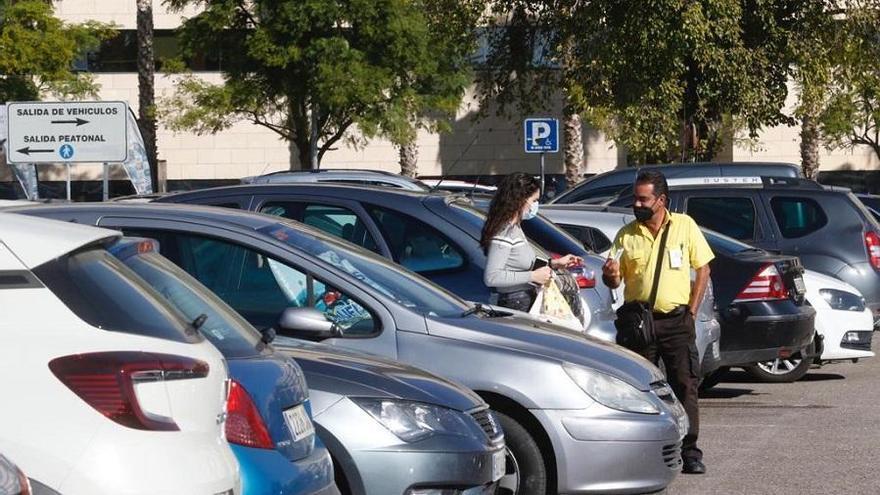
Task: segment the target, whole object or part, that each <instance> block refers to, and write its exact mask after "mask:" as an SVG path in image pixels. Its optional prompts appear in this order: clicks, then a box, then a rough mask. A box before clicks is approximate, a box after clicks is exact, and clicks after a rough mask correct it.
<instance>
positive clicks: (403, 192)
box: [158, 182, 450, 202]
mask: <svg viewBox="0 0 880 495" xmlns="http://www.w3.org/2000/svg"><path fill="white" fill-rule="evenodd" d="M285 192H295V193H297V194H310V193H311V194H314V195H317V196H320V195H322V193H326V194H328V195H338V194H343V195H344V196H345V197H347V198H351V199H373V198H377V197H382V196H385V197H389V198H395V199H398V200H415V201H421V200H423V199H425V198H429V197H448V196H450V193H449V192H447V191H433V192H428V191H413V190H409V189H394V188H390V187H384V186H374V185H367V184H363V185H362V184H328V183H312V182H309V183H305V182H304V183H283V184H279V183H271V184H238V185H232V186H221V187H212V188H210V189H199V190H195V191H187V192H182V193H178V194H174V195H170V196H165V197H163V198H159V199H158V201H159V202H164V200H168V201H177V200H179V199H181V198H197V197H212V196H232V195H236V194H284V193H285Z"/></svg>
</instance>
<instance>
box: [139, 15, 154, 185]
mask: <svg viewBox="0 0 880 495" xmlns="http://www.w3.org/2000/svg"><path fill="white" fill-rule="evenodd" d="M137 46H138V59H137V66H138V124H139V126H140V128H141V134H142V135H143V137H144V147H145V148H146V150H147V158H148V159H149V161H150V179H151V180H152V183H153V191H154V192H155V191H158V184H159V169H158V164H157V155H158V150H157V148H156V112H155V108H156V88H155V81H154V79H155V73H156V61H155V57H154V56H153V0H137Z"/></svg>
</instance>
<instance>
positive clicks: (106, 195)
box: [101, 162, 110, 201]
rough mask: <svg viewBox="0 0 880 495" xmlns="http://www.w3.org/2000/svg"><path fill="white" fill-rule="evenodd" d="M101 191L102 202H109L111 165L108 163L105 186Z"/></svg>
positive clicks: (106, 165) (105, 172)
mask: <svg viewBox="0 0 880 495" xmlns="http://www.w3.org/2000/svg"><path fill="white" fill-rule="evenodd" d="M101 190H102V194H101V198H102V199H101V200H102V201H107V200H108V199H110V164H109V163H107V162H104V184H103V186H102V188H101Z"/></svg>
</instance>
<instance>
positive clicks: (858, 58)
mask: <svg viewBox="0 0 880 495" xmlns="http://www.w3.org/2000/svg"><path fill="white" fill-rule="evenodd" d="M842 7H843V11H844V14H843V15H841V16H840V19H839V21H838V26H837V29H836V30H835V33H836V38H835V44H834V45H833V48H834V50H833V52H832V56H833V60H834V64H833V67H832V69H831V72H830V81H831V82H830V90H829V93H828V97H827V102H826V103H825V105H824V107H823V108H822V113H821V114H820V116H819V125H820V129H821V132H822V136H823V139H824V141H825V144H826V146H827V147H829V148H846V149H851V148H852V147H854V146H857V145H865V146H869V147H870V148H871V149H872V150H873V151H874V153H875V155H876V156H877V158H878V159H880V2H877V1H876V0H862V1H858V0H853V1H844V2H842Z"/></svg>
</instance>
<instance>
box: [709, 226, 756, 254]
mask: <svg viewBox="0 0 880 495" xmlns="http://www.w3.org/2000/svg"><path fill="white" fill-rule="evenodd" d="M700 230H702V231H703V235H705V236H706V242H708V243H709V246H710V247H711V248H712V250H713V251H717V252H720V253H722V254H725V255H728V256H729V255H733V254H736V253H741V252H743V251H760V249H758V248H756V247H754V246H750V245H748V244H746V243H744V242H742V241H738V240H736V239H734V238H733V237H727V236H726V235H724V234H719V233H718V232H715V231H714V230H709V229H700Z"/></svg>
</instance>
